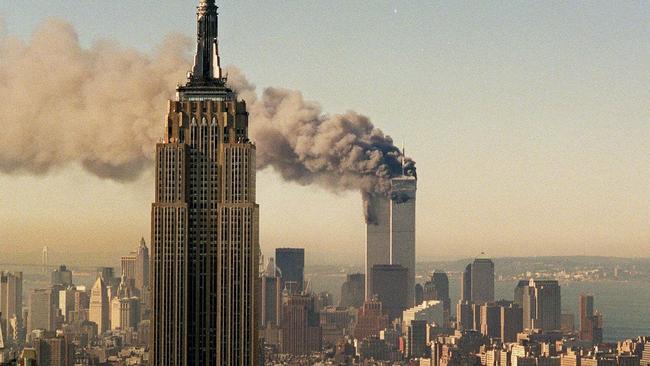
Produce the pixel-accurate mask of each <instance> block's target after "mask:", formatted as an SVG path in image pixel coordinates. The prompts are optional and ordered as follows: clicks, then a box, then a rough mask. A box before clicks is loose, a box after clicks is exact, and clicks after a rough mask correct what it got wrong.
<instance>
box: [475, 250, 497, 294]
mask: <svg viewBox="0 0 650 366" xmlns="http://www.w3.org/2000/svg"><path fill="white" fill-rule="evenodd" d="M471 278H472V284H471V294H472V301H473V302H475V303H477V304H483V303H486V302H492V301H494V263H493V262H492V261H491V260H490V259H487V258H477V259H475V260H474V262H472V275H471Z"/></svg>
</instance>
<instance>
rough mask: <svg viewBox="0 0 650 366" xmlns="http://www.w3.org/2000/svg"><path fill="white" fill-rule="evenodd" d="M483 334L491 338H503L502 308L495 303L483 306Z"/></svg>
mask: <svg viewBox="0 0 650 366" xmlns="http://www.w3.org/2000/svg"><path fill="white" fill-rule="evenodd" d="M480 306H481V328H480V330H481V333H482V334H483V335H484V336H486V337H489V338H499V337H501V307H500V306H499V305H498V304H495V303H484V304H481V305H480Z"/></svg>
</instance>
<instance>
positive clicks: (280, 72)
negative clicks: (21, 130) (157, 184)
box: [0, 0, 650, 263]
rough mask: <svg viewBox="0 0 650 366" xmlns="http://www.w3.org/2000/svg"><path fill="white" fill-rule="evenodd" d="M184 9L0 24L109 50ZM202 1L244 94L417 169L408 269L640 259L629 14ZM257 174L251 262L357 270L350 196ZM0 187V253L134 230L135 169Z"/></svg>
mask: <svg viewBox="0 0 650 366" xmlns="http://www.w3.org/2000/svg"><path fill="white" fill-rule="evenodd" d="M196 2H198V1H192V0H186V1H170V0H166V1H153V0H146V1H144V0H143V1H127V0H122V1H94V0H92V1H91V0H83V1H82V0H78V1H72V0H70V1H60V0H59V1H57V0H48V1H42V0H39V1H28V0H22V1H17V0H8V1H3V2H0V18H3V20H4V21H3V22H4V28H5V30H4V31H6V32H8V33H9V34H13V35H17V36H20V37H22V38H25V39H27V38H29V36H30V34H31V33H32V32H33V31H34V29H35V28H36V27H37V26H38V25H39V24H40V23H41V22H42V21H43V20H44V19H45V18H46V17H48V16H51V17H57V18H61V19H64V20H67V21H69V22H71V23H72V24H73V25H74V27H75V28H76V30H77V32H78V33H79V36H80V39H81V40H82V42H83V44H85V45H87V46H90V45H91V44H92V43H93V42H94V41H95V40H98V39H111V40H115V41H117V42H119V43H120V44H121V45H123V46H126V47H133V48H136V49H138V50H142V51H149V50H151V49H152V48H153V47H154V46H155V45H156V44H159V43H160V41H161V40H162V39H163V37H164V36H165V35H167V34H169V33H172V32H176V33H182V34H185V35H187V36H193V35H194V33H195V29H194V28H195V24H194V21H195V3H196ZM218 4H219V5H220V14H221V16H220V21H221V22H220V32H221V33H220V34H221V35H220V48H221V51H222V62H223V63H225V64H235V65H237V66H238V67H240V68H241V69H242V70H243V71H244V72H245V73H246V74H247V76H248V78H249V79H250V80H251V81H252V82H253V83H255V84H256V85H257V87H258V91H260V90H261V89H262V88H264V87H266V86H282V87H287V88H292V89H298V90H301V91H303V93H304V95H305V96H306V98H307V99H309V100H314V101H317V102H319V103H320V104H321V105H322V106H323V108H324V110H325V111H327V112H329V113H337V112H345V111H347V110H355V111H358V112H360V113H363V114H365V115H367V116H369V117H370V118H371V119H372V120H373V122H374V123H375V124H376V125H377V126H379V127H380V128H382V129H383V131H384V132H386V133H387V134H389V135H391V136H392V137H393V138H394V139H395V141H396V142H398V144H401V141H402V140H404V141H405V142H406V151H407V154H408V155H410V156H412V157H413V158H414V159H415V160H416V161H417V164H418V176H419V182H418V197H417V254H418V256H419V257H421V258H422V259H435V258H449V257H460V256H473V255H477V254H479V253H480V252H481V251H485V252H487V253H488V255H491V256H495V257H496V256H506V255H529V254H544V255H562V254H596V255H617V256H647V255H648V254H647V253H650V210H649V207H650V184H649V183H650V123H649V122H650V7H648V6H647V3H645V2H633V1H630V2H611V1H609V2H604V1H603V2H596V1H594V2H578V1H574V2H514V1H509V2H458V1H453V2H433V1H372V2H369V1H348V0H342V1H245V0H239V1H234V0H228V1H226V0H223V1H218ZM1 31H2V30H0V32H1ZM0 67H2V65H0ZM188 69H189V65H188ZM179 81H182V80H179ZM0 99H2V95H0ZM37 102H38V101H35V103H37ZM164 111H165V106H164V105H161V106H160V121H161V134H162V122H163V115H164ZM0 121H1V122H2V123H3V124H4V123H10V121H5V120H2V117H0ZM258 176H259V179H258V202H259V203H260V206H261V243H262V248H263V250H264V251H265V252H267V253H269V252H270V251H271V250H272V249H273V248H275V247H276V246H304V247H305V248H307V261H308V262H311V263H314V262H322V261H334V260H341V261H345V262H346V263H361V262H362V261H363V248H364V232H365V231H364V223H363V216H362V209H361V200H360V197H359V194H358V193H357V192H350V193H349V194H341V195H334V194H331V193H328V192H325V191H323V190H321V189H318V188H311V187H300V186H296V185H294V184H288V183H284V182H282V181H281V179H280V178H279V176H278V175H276V174H275V173H274V172H272V171H270V170H269V171H262V172H259V173H258ZM0 187H1V189H0V251H2V252H3V253H9V252H10V251H25V252H27V251H34V250H38V249H39V248H41V247H42V246H43V245H48V246H49V247H50V251H51V252H59V253H64V252H69V251H84V252H102V253H111V252H113V253H115V255H119V254H122V253H123V252H125V251H128V250H129V249H131V248H135V246H136V245H137V243H138V239H139V238H140V236H145V238H148V237H149V225H150V205H151V201H152V199H153V187H154V186H153V182H152V180H151V176H150V175H149V174H146V175H145V176H143V177H142V179H140V180H139V181H137V182H134V183H127V184H124V183H115V182H112V181H107V180H101V179H98V178H95V177H92V176H90V175H88V174H86V173H84V172H83V171H82V170H81V169H80V168H79V167H75V166H69V167H67V168H64V169H60V170H58V171H55V172H53V173H51V174H49V175H47V176H44V177H29V176H7V175H0ZM147 242H148V240H147ZM324 254H327V256H324ZM0 256H2V255H0Z"/></svg>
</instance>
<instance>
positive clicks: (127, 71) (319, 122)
mask: <svg viewBox="0 0 650 366" xmlns="http://www.w3.org/2000/svg"><path fill="white" fill-rule="evenodd" d="M190 44H191V42H190V41H189V40H188V39H186V38H184V37H181V36H171V37H168V39H167V40H166V41H165V42H164V43H163V44H162V45H160V46H159V47H158V48H157V51H154V52H153V54H152V55H147V54H143V53H140V52H138V51H135V50H132V49H123V48H120V47H118V46H117V45H115V44H112V43H109V42H99V43H97V44H95V45H94V46H92V47H91V48H90V49H84V48H82V47H81V46H80V44H79V40H78V37H77V35H76V33H75V31H74V29H73V28H72V27H71V26H70V25H69V24H67V23H64V22H61V21H55V20H50V21H47V22H45V23H44V24H43V25H42V26H41V27H40V28H39V30H38V31H37V32H36V33H35V34H34V35H33V37H32V38H31V40H29V41H28V42H24V41H21V40H18V39H15V38H11V37H8V36H4V35H2V34H0V98H1V100H2V103H0V116H1V117H0V120H1V121H2V133H1V134H0V172H2V173H5V174H11V173H18V174H20V173H23V174H24V173H26V174H45V173H47V172H49V171H50V170H52V169H56V168H59V167H63V166H66V165H68V164H72V163H78V164H81V166H83V167H84V168H85V169H86V170H87V171H88V172H90V173H92V174H95V175H97V176H99V177H102V178H107V179H112V180H117V181H127V180H131V179H135V178H137V177H138V176H139V175H140V174H141V173H142V172H143V171H144V170H146V169H148V168H150V167H151V166H152V158H153V146H154V144H155V143H156V141H157V140H159V139H160V137H161V136H162V133H163V128H162V125H163V123H162V122H163V111H164V108H165V106H166V102H167V100H168V99H169V98H170V97H172V96H173V93H174V87H175V85H176V84H177V83H178V82H180V81H182V80H183V79H184V75H185V73H186V71H187V70H188V69H189V68H190V61H189V59H190V57H189V52H188V51H189V50H190ZM228 75H229V84H230V85H231V87H232V88H233V89H235V90H237V91H238V92H239V93H240V97H241V98H242V99H244V100H246V101H247V103H248V107H249V112H250V121H251V138H252V140H253V141H255V143H256V145H257V161H258V168H261V169H263V168H266V167H269V166H270V167H272V168H273V169H275V170H276V171H277V172H278V173H279V174H280V175H281V176H282V177H283V178H284V179H286V180H288V181H293V182H297V183H299V184H303V185H309V184H316V185H319V186H321V187H323V188H326V189H328V190H332V191H344V190H360V191H361V192H366V193H372V192H375V193H377V192H381V193H387V191H388V189H389V182H388V178H390V177H392V176H395V175H399V174H401V173H402V164H401V160H402V154H401V152H400V150H399V149H398V148H397V147H396V146H395V145H394V144H393V141H392V139H391V138H390V137H389V136H386V135H384V134H383V133H382V131H381V130H379V129H377V128H375V127H374V126H373V124H372V123H371V122H370V120H369V119H368V118H367V117H365V116H363V115H360V114H357V113H355V112H346V113H344V114H335V115H325V114H323V112H322V110H321V108H320V107H319V106H318V104H316V103H313V102H308V101H305V100H304V99H303V97H302V95H301V93H300V92H298V91H293V90H286V89H281V88H267V89H265V90H264V91H263V92H262V95H261V96H260V97H258V96H257V94H256V92H255V88H254V87H253V86H252V84H250V83H249V82H248V81H247V80H246V78H245V77H244V75H243V74H242V73H241V72H240V71H239V70H238V69H236V68H230V69H229V70H228ZM405 166H406V169H405V170H406V171H407V172H408V173H409V174H412V175H414V174H415V166H414V164H413V162H412V161H410V160H407V162H406V164H405Z"/></svg>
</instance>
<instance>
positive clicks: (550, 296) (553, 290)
mask: <svg viewBox="0 0 650 366" xmlns="http://www.w3.org/2000/svg"><path fill="white" fill-rule="evenodd" d="M522 282H524V283H525V281H520V282H519V284H518V285H517V288H516V289H515V302H517V301H519V295H520V294H521V303H522V306H521V307H522V309H523V327H524V329H540V330H542V331H554V330H560V328H561V319H562V318H561V312H562V305H561V304H562V303H561V295H560V285H559V284H558V282H557V281H555V280H541V281H539V280H533V279H531V280H530V281H528V285H527V286H523V284H522Z"/></svg>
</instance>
